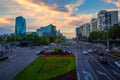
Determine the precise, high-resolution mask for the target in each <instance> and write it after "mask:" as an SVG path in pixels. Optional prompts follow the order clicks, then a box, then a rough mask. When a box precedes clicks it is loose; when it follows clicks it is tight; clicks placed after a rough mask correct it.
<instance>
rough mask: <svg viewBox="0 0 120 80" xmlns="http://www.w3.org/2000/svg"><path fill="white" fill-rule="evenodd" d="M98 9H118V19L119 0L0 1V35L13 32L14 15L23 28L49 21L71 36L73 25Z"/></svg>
mask: <svg viewBox="0 0 120 80" xmlns="http://www.w3.org/2000/svg"><path fill="white" fill-rule="evenodd" d="M100 10H118V11H119V19H120V0H0V32H1V33H0V34H4V33H12V32H14V29H15V27H14V26H15V18H16V17H17V16H23V17H24V18H25V19H26V24H27V31H36V29H38V28H40V27H41V26H46V25H49V24H53V25H55V26H56V27H57V30H58V29H60V31H61V32H62V33H63V34H64V35H65V36H67V37H75V28H76V27H77V26H80V25H81V24H84V23H87V22H90V20H91V19H92V18H94V17H96V14H97V12H99V11H100Z"/></svg>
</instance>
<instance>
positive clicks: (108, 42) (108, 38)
mask: <svg viewBox="0 0 120 80" xmlns="http://www.w3.org/2000/svg"><path fill="white" fill-rule="evenodd" d="M107 47H108V48H109V35H108V30H107Z"/></svg>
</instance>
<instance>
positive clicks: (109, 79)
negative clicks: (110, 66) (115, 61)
mask: <svg viewBox="0 0 120 80" xmlns="http://www.w3.org/2000/svg"><path fill="white" fill-rule="evenodd" d="M97 73H98V74H101V75H104V76H106V77H107V78H108V80H111V78H110V77H109V76H108V75H107V74H106V73H104V72H102V71H99V70H97Z"/></svg>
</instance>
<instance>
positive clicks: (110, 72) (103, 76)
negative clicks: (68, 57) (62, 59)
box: [69, 44, 120, 80]
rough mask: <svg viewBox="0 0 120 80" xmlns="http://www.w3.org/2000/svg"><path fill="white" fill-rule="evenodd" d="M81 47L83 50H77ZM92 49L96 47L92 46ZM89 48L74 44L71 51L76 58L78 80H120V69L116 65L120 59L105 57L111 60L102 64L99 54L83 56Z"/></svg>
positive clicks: (106, 55)
mask: <svg viewBox="0 0 120 80" xmlns="http://www.w3.org/2000/svg"><path fill="white" fill-rule="evenodd" d="M77 46H81V47H82V49H80V48H77ZM90 48H91V49H95V48H96V47H93V46H91V47H90ZM88 49H89V47H88V46H87V45H84V44H74V45H73V46H71V48H70V49H69V50H70V51H71V52H73V53H74V54H75V56H76V70H77V80H118V79H120V69H119V68H117V67H116V66H115V65H114V61H118V60H120V59H118V58H115V57H113V56H110V55H108V54H107V53H106V54H105V55H104V56H105V57H107V59H108V60H109V63H108V64H101V63H100V62H99V61H98V57H99V56H98V54H96V53H89V54H88V55H84V54H82V52H83V50H88Z"/></svg>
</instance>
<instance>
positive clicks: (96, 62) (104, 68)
mask: <svg viewBox="0 0 120 80" xmlns="http://www.w3.org/2000/svg"><path fill="white" fill-rule="evenodd" d="M89 55H90V54H89ZM90 57H91V58H92V59H93V60H94V61H95V62H96V63H98V64H99V66H101V68H102V69H103V70H104V71H105V72H106V73H107V74H108V75H109V76H111V77H112V78H113V79H114V80H116V79H115V78H114V77H113V76H112V75H111V74H109V72H108V71H107V70H106V69H105V68H104V67H103V66H102V65H101V64H100V63H99V62H98V61H97V60H96V59H94V57H93V56H92V55H90Z"/></svg>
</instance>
